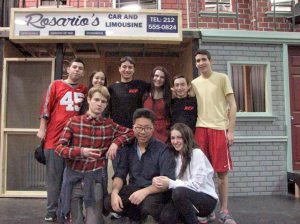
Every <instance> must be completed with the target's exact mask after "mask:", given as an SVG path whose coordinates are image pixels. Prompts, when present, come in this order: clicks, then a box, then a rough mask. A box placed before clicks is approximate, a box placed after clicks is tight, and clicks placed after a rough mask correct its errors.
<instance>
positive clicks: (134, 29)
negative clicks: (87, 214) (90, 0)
mask: <svg viewBox="0 0 300 224" xmlns="http://www.w3.org/2000/svg"><path fill="white" fill-rule="evenodd" d="M181 23H182V22H181V13H180V11H175V10H147V11H140V12H126V11H123V10H118V9H109V10H108V9H92V8H91V9H87V8H84V9H80V8H79V9H77V8H56V9H53V8H48V9H45V8H42V9H39V8H35V9H31V8H26V9H12V15H11V29H10V39H11V40H13V41H14V42H29V40H33V39H38V40H40V41H43V42H46V41H48V42H49V41H50V42H69V41H77V42H78V41H83V40H91V41H96V42H97V41H98V42H101V41H104V40H127V41H135V42H136V41H147V42H158V41H160V42H161V41H166V42H172V41H177V42H178V41H181V40H182V28H181Z"/></svg>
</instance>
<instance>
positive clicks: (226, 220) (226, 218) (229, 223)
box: [219, 212, 237, 224]
mask: <svg viewBox="0 0 300 224" xmlns="http://www.w3.org/2000/svg"><path fill="white" fill-rule="evenodd" d="M219 215H220V217H219V222H220V223H222V224H237V223H236V221H234V219H233V218H232V216H231V215H229V213H225V212H220V214H219Z"/></svg>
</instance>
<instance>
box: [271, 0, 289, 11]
mask: <svg viewBox="0 0 300 224" xmlns="http://www.w3.org/2000/svg"><path fill="white" fill-rule="evenodd" d="M269 1H270V11H271V12H274V8H275V11H276V12H278V13H289V12H292V10H293V9H292V1H289V0H279V1H280V2H275V7H274V0H269ZM275 1H276V0H275ZM283 2H287V3H288V2H289V3H290V5H288V4H287V5H286V6H287V7H290V10H289V11H288V10H279V9H276V6H277V7H279V8H285V7H284V6H285V4H283ZM276 4H278V5H276Z"/></svg>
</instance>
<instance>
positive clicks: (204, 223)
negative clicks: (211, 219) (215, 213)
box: [198, 217, 208, 224]
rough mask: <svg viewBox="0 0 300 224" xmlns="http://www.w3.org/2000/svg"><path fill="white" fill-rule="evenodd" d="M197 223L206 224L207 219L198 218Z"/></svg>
mask: <svg viewBox="0 0 300 224" xmlns="http://www.w3.org/2000/svg"><path fill="white" fill-rule="evenodd" d="M198 223H199V224H208V218H207V217H198Z"/></svg>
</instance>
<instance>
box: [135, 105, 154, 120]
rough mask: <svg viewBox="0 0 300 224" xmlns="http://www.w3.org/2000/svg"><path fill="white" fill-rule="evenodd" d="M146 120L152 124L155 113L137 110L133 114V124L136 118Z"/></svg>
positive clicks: (143, 109)
mask: <svg viewBox="0 0 300 224" xmlns="http://www.w3.org/2000/svg"><path fill="white" fill-rule="evenodd" d="M141 117H144V118H147V119H149V120H151V122H152V123H154V121H155V113H154V112H153V111H152V110H149V109H147V108H139V109H136V110H135V111H134V113H133V117H132V118H133V123H135V121H136V119H138V118H141Z"/></svg>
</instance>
